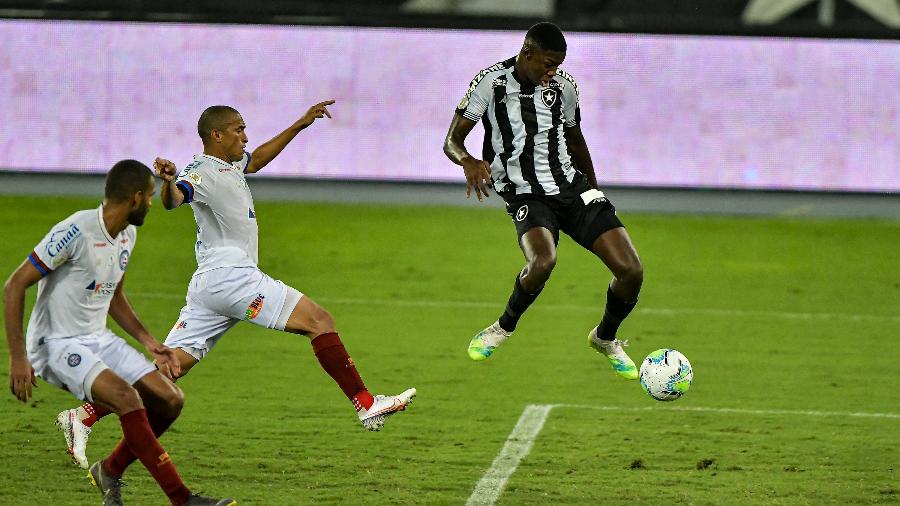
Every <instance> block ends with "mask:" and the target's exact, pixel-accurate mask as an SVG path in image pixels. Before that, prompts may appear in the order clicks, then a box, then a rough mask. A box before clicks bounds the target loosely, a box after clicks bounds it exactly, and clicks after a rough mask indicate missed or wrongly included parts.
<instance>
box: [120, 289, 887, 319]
mask: <svg viewBox="0 0 900 506" xmlns="http://www.w3.org/2000/svg"><path fill="white" fill-rule="evenodd" d="M130 295H132V296H134V297H146V298H148V299H179V300H184V294H183V293H165V292H131V294H130ZM315 300H316V301H318V302H321V303H323V304H324V303H329V304H353V305H363V306H366V305H368V306H394V307H439V308H483V309H492V308H493V309H497V310H498V311H500V310H502V309H503V304H504V302H503V301H497V302H478V301H464V300H403V299H398V300H388V299H350V298H332V297H323V298H321V299H320V298H316V299H315ZM541 309H546V310H552V311H601V310H602V309H603V306H602V305H599V304H598V305H596V306H587V305H575V304H540V303H538V304H536V305H535V306H533V307H532V308H531V310H532V311H534V310H541ZM635 312H637V313H640V314H648V315H660V316H679V315H684V314H699V315H708V316H732V317H766V318H781V319H785V320H844V321H873V322H900V315H866V314H845V313H794V312H786V311H760V310H743V309H699V308H677V309H676V308H653V307H640V306H638V307H637V309H635Z"/></svg>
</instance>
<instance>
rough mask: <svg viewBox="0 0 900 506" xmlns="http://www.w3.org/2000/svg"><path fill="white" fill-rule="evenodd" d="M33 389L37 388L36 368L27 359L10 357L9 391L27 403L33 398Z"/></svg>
mask: <svg viewBox="0 0 900 506" xmlns="http://www.w3.org/2000/svg"><path fill="white" fill-rule="evenodd" d="M31 387H35V388H37V378H35V377H34V367H31V363H30V362H28V359H27V358H24V357H21V358H18V359H17V358H13V357H9V391H10V392H12V394H13V395H14V396H16V398H17V399H19V400H20V401H22V402H27V401H28V399H29V398H31Z"/></svg>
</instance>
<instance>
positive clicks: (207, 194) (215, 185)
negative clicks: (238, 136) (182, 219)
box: [176, 152, 259, 273]
mask: <svg viewBox="0 0 900 506" xmlns="http://www.w3.org/2000/svg"><path fill="white" fill-rule="evenodd" d="M249 164H250V154H249V153H246V152H245V153H244V157H243V158H242V159H241V160H240V161H238V162H234V163H228V162H226V161H224V160H220V159H218V158H216V157H214V156H210V155H207V154H202V153H201V154H199V155H194V160H193V161H192V162H191V163H190V164H188V166H187V167H185V168H184V170H182V171H181V173H180V174H179V175H178V179H177V181H176V185H177V186H178V187H179V188H181V190H182V192H183V193H184V195H185V200H184V201H185V202H186V203H190V205H191V209H193V211H194V220H196V221H197V242H196V244H195V248H194V249H195V253H196V255H197V271H196V272H197V273H201V272H206V271H210V270H212V269H219V268H221V267H255V266H256V264H257V263H258V262H259V230H258V228H257V226H256V211H254V209H253V196H252V195H251V194H250V187H249V186H247V180H246V179H245V178H244V171H245V170H246V169H247V165H249Z"/></svg>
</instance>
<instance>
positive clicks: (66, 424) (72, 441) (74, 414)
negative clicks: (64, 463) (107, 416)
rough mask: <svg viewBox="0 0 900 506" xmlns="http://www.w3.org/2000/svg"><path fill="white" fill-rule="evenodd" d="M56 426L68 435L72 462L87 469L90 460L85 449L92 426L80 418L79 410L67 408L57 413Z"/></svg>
mask: <svg viewBox="0 0 900 506" xmlns="http://www.w3.org/2000/svg"><path fill="white" fill-rule="evenodd" d="M56 428H57V429H59V430H61V431H62V433H63V436H65V437H66V447H67V448H68V450H69V455H71V456H72V462H74V463H76V464H78V465H79V466H81V468H82V469H87V468H88V460H87V455H85V450H86V449H87V442H88V437H89V436H90V435H91V428H90V427H88V426H86V425H84V424H83V423H81V420H79V419H78V410H77V409H67V410H65V411H62V412H60V413H59V414H58V415H56Z"/></svg>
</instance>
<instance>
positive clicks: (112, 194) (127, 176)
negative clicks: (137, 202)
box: [104, 160, 153, 202]
mask: <svg viewBox="0 0 900 506" xmlns="http://www.w3.org/2000/svg"><path fill="white" fill-rule="evenodd" d="M152 178H153V173H152V172H150V167H147V166H146V165H144V164H143V163H141V162H139V161H137V160H122V161H121V162H118V163H116V164H115V165H113V166H112V168H111V169H109V172H108V173H107V174H106V190H105V192H104V195H105V197H106V198H107V199H108V200H110V201H112V202H122V201H124V200H128V199H130V198H131V197H132V196H134V194H135V193H137V192H145V191H147V188H148V187H149V185H148V183H149V182H150V180H151V179H152Z"/></svg>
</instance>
